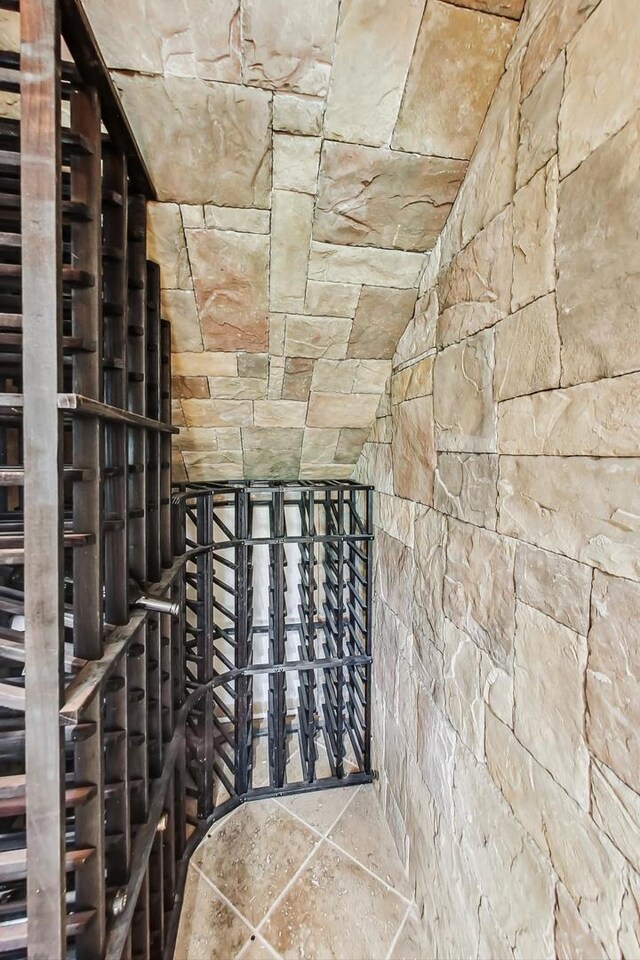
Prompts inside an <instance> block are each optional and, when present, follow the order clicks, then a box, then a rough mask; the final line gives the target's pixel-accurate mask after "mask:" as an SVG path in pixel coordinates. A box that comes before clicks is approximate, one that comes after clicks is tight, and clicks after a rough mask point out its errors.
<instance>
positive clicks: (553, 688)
mask: <svg viewBox="0 0 640 960" xmlns="http://www.w3.org/2000/svg"><path fill="white" fill-rule="evenodd" d="M586 663H587V643H586V640H585V638H584V637H581V636H580V635H579V634H577V633H574V632H573V630H569V628H568V627H565V626H564V625H563V624H561V623H558V621H557V620H553V619H551V617H547V616H545V614H543V613H540V611H539V610H536V609H535V608H534V607H529V606H527V604H524V603H518V604H517V607H516V638H515V645H514V667H513V676H514V703H515V709H514V731H515V735H516V737H517V738H518V740H519V741H520V743H522V744H523V746H525V747H526V748H527V750H529V752H530V753H531V754H532V756H534V757H535V758H536V760H538V762H539V763H541V764H542V766H543V767H545V769H546V770H548V771H549V773H551V774H552V776H553V777H554V779H555V780H556V781H557V782H558V783H559V784H560V785H561V786H562V787H564V789H565V790H566V791H567V793H568V794H569V795H570V796H571V797H573V799H574V800H575V801H576V802H577V803H579V804H580V805H581V806H582V807H583V808H584V809H585V810H588V808H589V754H588V751H587V747H586V743H585V740H584V736H583V727H584V713H585V702H584V676H585V668H586Z"/></svg>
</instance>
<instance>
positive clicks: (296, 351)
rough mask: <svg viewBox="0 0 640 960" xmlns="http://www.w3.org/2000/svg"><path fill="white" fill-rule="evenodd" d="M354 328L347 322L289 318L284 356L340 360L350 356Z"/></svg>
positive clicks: (319, 318) (297, 317)
mask: <svg viewBox="0 0 640 960" xmlns="http://www.w3.org/2000/svg"><path fill="white" fill-rule="evenodd" d="M351 324H352V321H351V320H348V319H346V318H345V319H340V318H338V317H305V316H296V315H293V314H292V315H287V319H286V332H285V340H284V352H285V354H286V356H288V357H310V358H321V357H326V358H336V359H341V358H343V357H344V356H345V354H346V352H347V343H348V342H349V335H350V333H351Z"/></svg>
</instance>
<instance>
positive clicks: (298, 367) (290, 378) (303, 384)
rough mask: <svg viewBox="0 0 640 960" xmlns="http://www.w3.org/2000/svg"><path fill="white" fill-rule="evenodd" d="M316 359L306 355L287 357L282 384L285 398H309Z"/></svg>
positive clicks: (304, 399) (305, 399)
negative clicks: (308, 357)
mask: <svg viewBox="0 0 640 960" xmlns="http://www.w3.org/2000/svg"><path fill="white" fill-rule="evenodd" d="M313 369H314V361H313V360H311V359H307V358H306V357H287V358H286V359H285V365H284V378H283V384H282V398H283V400H303V401H305V402H306V401H307V400H308V399H309V392H310V390H311V381H312V378H313Z"/></svg>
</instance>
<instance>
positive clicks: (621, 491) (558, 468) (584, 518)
mask: <svg viewBox="0 0 640 960" xmlns="http://www.w3.org/2000/svg"><path fill="white" fill-rule="evenodd" d="M639 464H640V461H639V460H636V459H626V460H625V459H613V458H610V459H607V458H606V457H604V458H600V459H597V458H589V457H580V458H572V459H565V458H563V457H510V456H502V457H500V478H499V481H498V491H499V502H498V511H499V519H498V530H499V531H500V532H501V533H504V534H506V535H507V536H510V537H516V538H518V539H520V540H526V541H528V542H529V543H534V544H536V545H537V546H539V547H544V548H545V549H547V550H553V551H554V552H556V553H562V554H564V555H565V556H568V557H573V559H574V560H579V561H581V562H582V563H588V564H590V565H591V566H595V567H598V568H599V569H601V570H604V571H606V572H608V573H613V574H616V575H618V576H622V577H630V578H632V579H634V580H640V546H639V540H638V531H639V530H640V514H639V511H638V502H639V499H638V497H639V493H640V471H639V469H638V466H639Z"/></svg>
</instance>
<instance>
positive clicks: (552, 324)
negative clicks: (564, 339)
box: [493, 294, 561, 400]
mask: <svg viewBox="0 0 640 960" xmlns="http://www.w3.org/2000/svg"><path fill="white" fill-rule="evenodd" d="M560 350H561V344H560V335H559V333H558V317H557V312H556V302H555V297H554V295H553V294H549V295H548V296H546V297H540V299H539V300H534V301H533V303H530V304H528V305H527V306H526V307H523V308H522V310H518V312H517V313H514V314H513V316H511V317H507V318H506V319H505V320H503V321H502V322H501V323H499V324H498V325H497V326H496V329H495V370H494V381H493V383H494V393H495V397H496V400H508V399H509V398H510V397H516V396H519V395H523V394H530V393H537V392H538V391H539V390H549V389H551V388H552V387H559V386H560V377H561V367H560Z"/></svg>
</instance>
